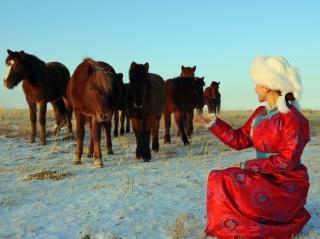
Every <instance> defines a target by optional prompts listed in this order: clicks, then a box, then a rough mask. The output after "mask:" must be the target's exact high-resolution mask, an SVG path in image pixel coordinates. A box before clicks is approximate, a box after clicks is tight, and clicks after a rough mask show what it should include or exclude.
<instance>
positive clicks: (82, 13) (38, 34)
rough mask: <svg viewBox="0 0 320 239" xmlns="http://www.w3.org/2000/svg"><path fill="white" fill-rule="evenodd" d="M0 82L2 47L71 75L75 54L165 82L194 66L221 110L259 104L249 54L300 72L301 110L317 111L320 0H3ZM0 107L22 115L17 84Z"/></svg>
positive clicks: (0, 91) (1, 93) (0, 89)
mask: <svg viewBox="0 0 320 239" xmlns="http://www.w3.org/2000/svg"><path fill="white" fill-rule="evenodd" d="M0 6H1V14H0V29H1V37H0V46H1V47H0V59H1V60H2V63H1V64H0V75H1V81H2V79H3V77H4V74H5V71H6V65H5V63H4V61H5V58H6V57H7V51H6V50H7V49H8V48H9V49H11V50H14V51H18V50H19V51H20V50H24V51H25V52H27V53H30V54H33V55H36V56H37V57H39V58H40V59H42V60H44V61H46V62H49V61H60V62H62V63H64V64H65V65H66V66H67V67H68V68H69V70H70V73H71V74H72V73H73V71H74V69H75V67H76V66H77V65H78V64H79V63H80V62H81V61H82V60H83V58H84V57H92V58H93V59H96V60H103V61H105V62H107V63H109V64H111V65H112V66H113V67H114V68H115V70H116V71H117V72H122V73H124V80H125V81H128V77H127V76H128V69H129V66H130V63H131V62H132V61H133V60H134V61H136V62H138V63H145V62H149V65H150V72H154V73H157V74H159V75H161V76H162V77H163V78H164V79H168V78H172V77H175V76H178V75H179V73H180V67H181V65H182V64H183V65H185V66H193V65H196V66H197V71H196V75H198V76H205V80H206V83H207V85H208V84H209V83H210V82H211V81H220V82H221V84H220V92H221V95H222V109H252V108H255V107H256V106H257V105H259V103H258V101H257V97H256V95H255V93H254V84H253V82H252V81H251V80H250V76H249V69H250V64H251V61H252V59H253V58H254V57H255V56H256V55H267V56H268V55H282V56H284V57H286V58H287V59H288V60H289V62H290V63H291V64H292V65H295V66H297V67H298V68H299V70H300V73H301V77H302V78H301V79H302V82H303V86H304V92H303V94H302V100H301V105H302V107H303V108H313V109H320V97H319V94H320V83H319V82H320V58H319V56H320V31H319V25H320V14H319V12H320V1H316V0H314V1H312V0H310V1H297V0H283V1H278V0H277V1H276V0H269V1H258V0H256V1H254V0H251V1H249V0H243V1H236V0H234V1H228V0H226V1H215V0H207V1H201V0H199V1H194V0H193V1H188V0H184V1H179V0H177V1H173V0H171V1H169V0H162V1H154V0H148V1H147V0H136V1H129V0H128V1H123V0H116V1H96V0H92V1H76V0H70V1H62V0H55V1H40V0H30V1H18V0H10V1H2V2H1V3H0ZM0 107H1V108H27V103H26V102H25V96H24V93H23V91H22V88H21V85H18V87H16V88H14V89H13V90H8V89H5V88H4V86H3V84H2V83H1V86H0Z"/></svg>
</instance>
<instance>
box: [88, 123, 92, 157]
mask: <svg viewBox="0 0 320 239" xmlns="http://www.w3.org/2000/svg"><path fill="white" fill-rule="evenodd" d="M89 129H90V143H89V145H88V152H87V157H88V158H92V157H93V138H92V120H91V119H90V120H89Z"/></svg>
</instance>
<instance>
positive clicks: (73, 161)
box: [72, 159, 81, 165]
mask: <svg viewBox="0 0 320 239" xmlns="http://www.w3.org/2000/svg"><path fill="white" fill-rule="evenodd" d="M80 164H81V160H80V159H73V160H72V165H80Z"/></svg>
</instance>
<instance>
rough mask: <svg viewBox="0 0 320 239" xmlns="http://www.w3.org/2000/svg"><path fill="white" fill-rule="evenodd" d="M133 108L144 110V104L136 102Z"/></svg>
mask: <svg viewBox="0 0 320 239" xmlns="http://www.w3.org/2000/svg"><path fill="white" fill-rule="evenodd" d="M133 107H134V108H138V109H141V108H143V103H141V104H139V105H138V104H137V103H136V102H134V103H133Z"/></svg>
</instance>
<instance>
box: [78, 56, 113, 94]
mask: <svg viewBox="0 0 320 239" xmlns="http://www.w3.org/2000/svg"><path fill="white" fill-rule="evenodd" d="M84 62H86V63H88V64H89V66H90V79H89V82H90V83H91V87H93V89H96V90H98V91H100V92H101V93H103V94H105V95H109V94H110V93H111V91H112V81H111V76H110V75H109V74H108V73H107V72H106V71H105V69H104V68H103V67H101V66H100V65H99V63H98V62H96V61H94V60H93V59H91V58H86V59H84Z"/></svg>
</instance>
